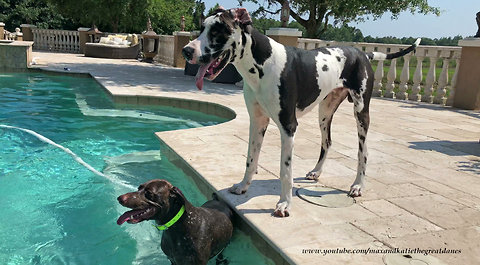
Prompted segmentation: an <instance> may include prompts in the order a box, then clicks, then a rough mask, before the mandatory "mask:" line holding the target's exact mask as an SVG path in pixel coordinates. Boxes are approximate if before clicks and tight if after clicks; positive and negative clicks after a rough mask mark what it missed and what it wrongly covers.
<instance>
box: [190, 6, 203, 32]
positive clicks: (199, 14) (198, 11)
mask: <svg viewBox="0 0 480 265" xmlns="http://www.w3.org/2000/svg"><path fill="white" fill-rule="evenodd" d="M204 13H205V3H204V2H202V1H201V0H197V1H195V10H194V11H193V18H192V19H193V24H194V26H195V28H196V29H200V28H201V27H202V22H203V20H204V19H205V15H204Z"/></svg>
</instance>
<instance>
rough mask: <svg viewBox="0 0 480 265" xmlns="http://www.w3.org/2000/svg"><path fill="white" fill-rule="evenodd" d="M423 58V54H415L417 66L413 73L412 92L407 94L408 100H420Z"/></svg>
mask: <svg viewBox="0 0 480 265" xmlns="http://www.w3.org/2000/svg"><path fill="white" fill-rule="evenodd" d="M423 58H424V57H423V56H417V68H415V74H414V75H413V86H412V93H410V95H408V99H409V100H413V101H420V99H421V95H420V91H421V90H422V86H421V83H422V79H423V73H422V70H423Z"/></svg>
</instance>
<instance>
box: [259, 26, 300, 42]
mask: <svg viewBox="0 0 480 265" xmlns="http://www.w3.org/2000/svg"><path fill="white" fill-rule="evenodd" d="M266 35H267V36H268V37H270V38H272V39H273V40H274V41H276V42H278V43H281V44H283V45H285V46H291V47H297V45H298V37H301V36H302V32H301V31H299V30H298V29H295V28H270V29H268V30H267V32H266Z"/></svg>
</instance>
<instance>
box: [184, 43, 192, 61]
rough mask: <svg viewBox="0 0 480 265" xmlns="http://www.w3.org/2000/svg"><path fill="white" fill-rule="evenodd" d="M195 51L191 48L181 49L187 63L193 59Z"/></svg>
mask: <svg viewBox="0 0 480 265" xmlns="http://www.w3.org/2000/svg"><path fill="white" fill-rule="evenodd" d="M194 52H195V50H194V49H193V48H192V47H188V46H187V47H183V49H182V55H183V57H184V58H185V59H186V60H187V61H191V60H192V59H193V53H194Z"/></svg>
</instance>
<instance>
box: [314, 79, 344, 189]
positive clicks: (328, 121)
mask: <svg viewBox="0 0 480 265" xmlns="http://www.w3.org/2000/svg"><path fill="white" fill-rule="evenodd" d="M347 94H348V89H347V88H343V87H342V88H336V89H334V90H332V92H330V93H329V94H328V96H327V97H325V99H324V100H322V101H321V102H320V103H319V105H318V120H319V123H320V130H321V131H322V148H321V150H320V157H319V158H318V162H317V164H316V165H315V168H314V169H312V171H310V172H308V173H307V176H306V177H305V178H306V179H312V180H318V177H319V176H320V174H321V173H322V167H323V163H324V162H325V159H326V158H327V154H328V149H330V146H331V145H332V138H331V134H330V128H331V125H332V119H333V114H334V113H335V111H336V110H337V108H338V106H339V105H340V103H342V101H343V100H344V99H345V97H347Z"/></svg>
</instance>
